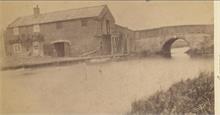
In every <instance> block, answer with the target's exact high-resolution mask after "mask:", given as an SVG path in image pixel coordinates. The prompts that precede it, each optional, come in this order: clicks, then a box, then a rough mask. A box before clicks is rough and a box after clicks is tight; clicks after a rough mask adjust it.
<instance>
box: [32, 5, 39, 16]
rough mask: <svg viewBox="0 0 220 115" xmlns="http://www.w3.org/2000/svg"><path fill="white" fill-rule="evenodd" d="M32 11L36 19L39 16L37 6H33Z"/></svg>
mask: <svg viewBox="0 0 220 115" xmlns="http://www.w3.org/2000/svg"><path fill="white" fill-rule="evenodd" d="M33 11H34V16H35V17H37V16H38V15H39V14H40V8H39V7H38V5H36V6H34V8H33Z"/></svg>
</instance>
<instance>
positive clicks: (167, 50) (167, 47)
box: [161, 37, 190, 58]
mask: <svg viewBox="0 0 220 115" xmlns="http://www.w3.org/2000/svg"><path fill="white" fill-rule="evenodd" d="M179 39H182V40H184V41H185V42H186V43H187V45H188V46H189V47H190V43H189V41H187V40H186V39H185V38H183V37H172V38H170V39H168V40H166V41H165V42H164V43H163V44H162V47H161V54H162V56H164V57H169V58H170V57H171V47H172V45H173V43H174V42H175V41H177V40H179Z"/></svg>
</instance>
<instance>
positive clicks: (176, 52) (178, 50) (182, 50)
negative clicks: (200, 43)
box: [171, 47, 190, 59]
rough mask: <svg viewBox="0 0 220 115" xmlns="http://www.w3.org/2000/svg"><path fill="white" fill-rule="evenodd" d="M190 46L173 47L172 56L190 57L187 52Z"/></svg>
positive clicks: (174, 57)
mask: <svg viewBox="0 0 220 115" xmlns="http://www.w3.org/2000/svg"><path fill="white" fill-rule="evenodd" d="M189 49H190V48H189V47H181V48H172V49H171V56H172V58H173V59H182V58H184V59H189V58H190V56H189V55H188V54H186V53H185V52H186V51H187V50H189Z"/></svg>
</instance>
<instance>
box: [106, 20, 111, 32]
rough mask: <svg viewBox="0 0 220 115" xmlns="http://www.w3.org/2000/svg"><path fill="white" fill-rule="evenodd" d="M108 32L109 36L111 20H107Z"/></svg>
mask: <svg viewBox="0 0 220 115" xmlns="http://www.w3.org/2000/svg"><path fill="white" fill-rule="evenodd" d="M106 32H107V34H109V33H110V21H109V20H106Z"/></svg>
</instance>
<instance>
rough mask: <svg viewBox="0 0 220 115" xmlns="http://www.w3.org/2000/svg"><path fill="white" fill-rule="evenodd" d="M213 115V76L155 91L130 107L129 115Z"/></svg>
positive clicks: (186, 81) (207, 73) (203, 73)
mask: <svg viewBox="0 0 220 115" xmlns="http://www.w3.org/2000/svg"><path fill="white" fill-rule="evenodd" d="M189 113H190V114H214V74H213V72H211V73H209V72H202V73H200V75H199V77H197V78H194V79H187V80H185V81H180V82H177V83H175V84H173V85H172V86H171V87H170V88H169V89H168V90H167V91H157V92H156V93H155V94H154V95H152V96H150V97H149V98H147V99H142V100H137V101H135V102H133V103H132V105H131V112H130V113H129V115H130V114H131V115H146V114H165V115H166V114H189Z"/></svg>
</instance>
